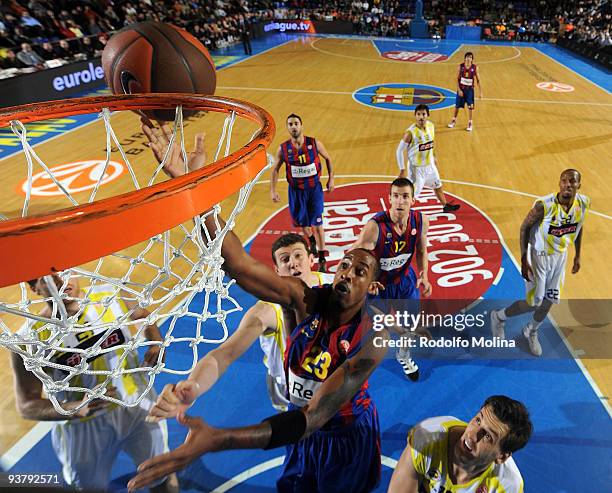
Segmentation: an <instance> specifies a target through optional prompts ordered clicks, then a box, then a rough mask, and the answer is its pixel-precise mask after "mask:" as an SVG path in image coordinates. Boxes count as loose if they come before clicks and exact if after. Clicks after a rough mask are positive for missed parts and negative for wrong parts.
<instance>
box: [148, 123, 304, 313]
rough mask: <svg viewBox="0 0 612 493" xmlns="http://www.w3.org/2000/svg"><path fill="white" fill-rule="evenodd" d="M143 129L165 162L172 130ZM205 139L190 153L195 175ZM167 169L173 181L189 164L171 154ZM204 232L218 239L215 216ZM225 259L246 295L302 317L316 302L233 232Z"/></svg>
mask: <svg viewBox="0 0 612 493" xmlns="http://www.w3.org/2000/svg"><path fill="white" fill-rule="evenodd" d="M142 129H143V131H144V133H145V135H146V136H147V138H148V139H149V142H150V146H151V149H152V150H153V153H154V154H155V157H156V158H157V160H158V161H160V162H161V159H162V158H163V156H164V154H165V152H166V149H167V148H168V145H169V135H170V134H171V132H170V130H169V127H168V126H167V125H164V126H163V127H162V128H161V129H156V128H152V127H150V126H148V125H147V124H146V123H145V122H143V124H142ZM202 139H203V136H201V139H200V144H199V145H198V137H197V136H196V146H195V149H194V151H193V152H192V153H190V155H189V156H190V157H189V160H188V161H189V162H188V167H189V170H190V171H194V170H196V169H198V168H200V167H202V166H203V165H204V164H205V160H206V153H205V150H204V145H203V140H202ZM164 169H165V170H166V172H167V173H168V174H169V175H170V176H171V177H173V178H174V177H176V176H180V175H182V174H184V173H185V164H184V161H183V159H182V156H181V155H180V153H178V152H171V153H170V158H169V159H168V160H167V161H166V163H165V166H164ZM217 219H218V222H219V227H220V228H221V229H223V228H224V227H225V222H224V221H223V219H221V218H220V217H219V218H217ZM203 228H205V229H206V231H205V232H204V234H206V233H208V236H210V238H211V239H213V238H215V237H216V235H217V233H218V231H217V223H216V221H215V218H214V216H213V214H208V215H207V216H206V219H205V221H204V224H203ZM221 255H222V256H223V258H224V259H225V263H224V264H223V267H224V269H225V271H226V272H227V274H228V275H229V276H230V277H232V278H233V279H235V280H236V282H237V283H238V284H239V285H240V287H242V288H243V289H244V290H245V291H248V292H249V293H251V294H252V295H254V296H256V297H257V298H259V299H260V300H264V301H270V302H273V303H279V304H281V305H283V306H288V307H292V308H295V309H296V310H298V312H300V313H302V314H304V313H305V310H306V309H307V308H306V307H307V305H308V304H310V303H311V302H313V301H314V296H315V295H314V294H313V291H312V290H311V289H310V288H309V287H308V286H306V284H304V283H303V282H302V281H300V280H299V279H296V278H289V277H287V278H281V277H280V276H279V275H278V274H276V272H274V271H273V270H272V269H271V268H269V267H268V266H267V265H265V264H263V263H261V262H259V261H257V260H255V259H254V258H253V257H251V256H249V255H248V254H247V253H246V252H245V251H244V248H243V247H242V243H241V242H240V240H239V239H238V237H237V236H236V235H235V234H234V233H233V232H232V231H228V232H227V234H226V235H225V239H224V241H223V245H222V247H221Z"/></svg>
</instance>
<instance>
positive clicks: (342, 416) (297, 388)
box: [285, 284, 372, 431]
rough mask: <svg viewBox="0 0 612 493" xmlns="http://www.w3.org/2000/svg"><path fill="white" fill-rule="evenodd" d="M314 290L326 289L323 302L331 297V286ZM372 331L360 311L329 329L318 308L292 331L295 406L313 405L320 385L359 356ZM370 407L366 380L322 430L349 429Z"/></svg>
mask: <svg viewBox="0 0 612 493" xmlns="http://www.w3.org/2000/svg"><path fill="white" fill-rule="evenodd" d="M313 289H317V290H323V292H321V293H320V295H319V300H320V303H323V302H324V300H327V299H328V298H329V296H331V289H332V287H331V285H330V284H325V285H323V286H321V287H315V288H313ZM321 308H323V306H321ZM370 328H371V322H370V319H369V317H368V315H367V314H365V313H364V314H363V315H362V313H361V312H360V313H358V314H357V315H356V316H355V317H354V318H353V319H352V320H351V321H350V322H348V323H346V324H344V325H341V326H339V327H335V328H332V327H329V325H328V323H327V320H326V318H325V316H324V314H322V313H321V310H318V309H317V310H316V312H315V313H314V314H313V315H310V316H309V317H307V318H305V319H304V320H303V321H302V322H300V323H299V324H298V325H297V326H296V327H295V329H293V331H292V333H291V335H290V336H289V340H288V343H287V349H286V352H285V373H286V377H287V393H288V397H289V400H290V401H291V404H292V407H303V406H305V405H307V404H308V403H309V402H310V399H311V398H312V396H313V395H314V393H315V392H316V391H317V389H318V388H319V387H320V386H321V384H322V383H323V382H324V381H325V380H326V379H327V378H328V377H329V376H330V375H331V374H332V373H333V372H334V371H336V369H337V368H338V367H339V366H341V365H342V364H343V363H344V362H345V361H346V360H348V359H350V358H352V357H353V356H354V355H355V354H357V352H358V351H359V350H360V349H361V346H362V341H363V338H365V337H366V336H367V335H368V331H369V330H370ZM371 405H372V401H371V398H370V394H369V392H368V381H367V380H366V381H365V382H364V383H363V385H362V386H361V388H360V389H359V390H358V391H357V393H356V394H355V395H354V396H353V397H352V398H351V400H350V401H349V402H347V403H346V404H344V405H343V406H342V408H341V409H340V410H339V411H338V412H337V413H336V414H335V415H334V416H333V417H332V418H331V419H330V420H329V421H328V422H327V424H326V425H325V426H324V427H323V429H324V430H328V431H329V430H332V429H340V428H343V427H345V426H348V425H350V424H351V423H353V422H354V421H355V420H356V419H357V418H358V417H359V416H361V414H362V413H363V412H364V411H366V410H367V409H368V408H369V407H370V406H371Z"/></svg>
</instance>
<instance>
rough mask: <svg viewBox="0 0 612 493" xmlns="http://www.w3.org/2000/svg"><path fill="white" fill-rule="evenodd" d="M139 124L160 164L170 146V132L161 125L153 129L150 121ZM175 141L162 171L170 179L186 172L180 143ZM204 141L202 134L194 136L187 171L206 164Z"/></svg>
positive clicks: (166, 126)
mask: <svg viewBox="0 0 612 493" xmlns="http://www.w3.org/2000/svg"><path fill="white" fill-rule="evenodd" d="M141 122H142V131H143V132H144V134H145V135H146V136H147V139H149V147H150V148H151V150H152V151H153V154H154V155H155V158H156V159H157V161H158V162H159V163H161V162H162V160H163V159H164V156H165V155H166V150H167V149H168V146H169V145H170V139H171V138H172V130H171V128H170V127H169V126H168V125H166V124H164V125H161V126H160V127H155V126H152V125H153V124H152V123H151V122H150V121H147V120H144V119H143V120H141ZM177 140H178V139H177ZM177 140H175V141H174V142H173V143H172V148H171V149H170V154H169V155H168V159H167V160H166V163H165V165H164V171H165V172H166V173H167V174H168V175H169V176H171V177H172V178H175V177H177V176H181V175H184V174H185V172H186V171H185V161H184V160H183V155H182V153H181V146H180V142H177ZM204 141H205V135H204V133H198V134H196V136H195V143H194V147H193V151H192V152H190V153H188V154H187V169H188V171H195V170H197V169H200V168H201V167H202V166H204V165H205V164H206V149H205V148H204Z"/></svg>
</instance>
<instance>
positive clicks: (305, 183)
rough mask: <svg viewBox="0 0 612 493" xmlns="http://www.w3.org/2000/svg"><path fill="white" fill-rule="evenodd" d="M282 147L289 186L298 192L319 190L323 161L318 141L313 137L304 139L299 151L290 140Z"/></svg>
mask: <svg viewBox="0 0 612 493" xmlns="http://www.w3.org/2000/svg"><path fill="white" fill-rule="evenodd" d="M280 147H281V153H282V155H283V161H284V162H285V165H286V171H287V182H288V183H289V186H290V187H292V188H296V189H298V190H312V189H314V188H317V186H318V185H319V183H320V181H319V177H320V176H321V159H320V158H319V151H318V150H317V141H316V140H315V139H314V138H313V137H304V143H303V144H302V145H301V147H300V148H299V149H297V148H296V147H294V145H293V143H292V142H291V139H289V140H287V141H285V142H283V143H282V144H281V146H280Z"/></svg>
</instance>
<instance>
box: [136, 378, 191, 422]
mask: <svg viewBox="0 0 612 493" xmlns="http://www.w3.org/2000/svg"><path fill="white" fill-rule="evenodd" d="M198 390H199V385H198V384H197V383H196V382H193V381H191V380H183V381H181V382H179V383H177V384H176V385H174V384H168V385H166V386H165V387H164V389H163V390H162V392H161V394H160V395H159V397H158V398H157V402H156V403H155V405H154V406H153V407H152V408H151V409H150V410H149V415H148V416H147V421H149V422H157V421H161V420H162V419H168V418H175V417H176V416H177V415H178V414H179V413H184V412H185V411H186V410H187V409H189V408H190V407H191V406H192V405H193V403H194V402H195V400H196V399H197V398H198V395H199V393H198Z"/></svg>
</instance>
